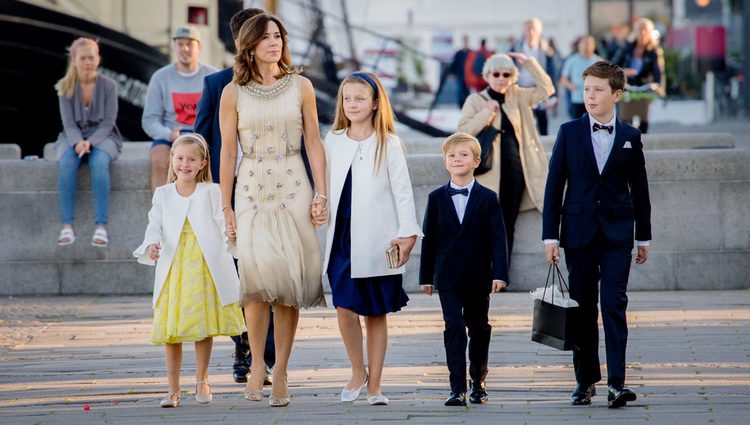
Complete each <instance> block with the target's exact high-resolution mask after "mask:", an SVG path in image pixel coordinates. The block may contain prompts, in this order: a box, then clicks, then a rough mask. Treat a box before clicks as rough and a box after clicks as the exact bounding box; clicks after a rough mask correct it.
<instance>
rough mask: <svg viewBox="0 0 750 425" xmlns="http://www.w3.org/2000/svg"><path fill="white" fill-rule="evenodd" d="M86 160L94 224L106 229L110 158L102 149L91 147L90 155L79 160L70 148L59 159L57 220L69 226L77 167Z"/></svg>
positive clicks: (71, 220) (71, 217)
mask: <svg viewBox="0 0 750 425" xmlns="http://www.w3.org/2000/svg"><path fill="white" fill-rule="evenodd" d="M84 158H85V159H87V160H88V163H89V169H90V170H91V191H92V192H93V193H94V213H95V224H96V225H97V226H106V225H107V219H108V216H109V163H110V162H111V161H112V159H111V158H110V157H109V154H108V153H106V152H104V151H103V150H100V149H97V148H96V147H93V146H92V147H91V153H89V154H86V155H84V156H83V157H82V158H79V157H78V155H77V154H76V151H75V149H74V148H73V147H72V146H71V147H70V148H68V149H67V150H66V151H65V153H64V154H63V156H62V158H60V177H59V179H58V181H57V189H58V191H59V192H60V220H62V223H63V224H73V216H74V212H75V201H76V199H75V198H76V181H77V180H78V168H80V166H81V162H83V159H84Z"/></svg>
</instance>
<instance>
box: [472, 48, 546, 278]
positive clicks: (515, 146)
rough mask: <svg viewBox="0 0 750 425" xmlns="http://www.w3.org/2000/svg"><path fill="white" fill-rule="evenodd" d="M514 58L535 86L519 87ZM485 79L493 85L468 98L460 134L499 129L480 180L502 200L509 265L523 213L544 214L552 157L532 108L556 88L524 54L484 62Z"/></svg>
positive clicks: (491, 58)
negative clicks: (516, 226)
mask: <svg viewBox="0 0 750 425" xmlns="http://www.w3.org/2000/svg"><path fill="white" fill-rule="evenodd" d="M514 59H515V60H516V62H517V63H519V64H521V66H523V67H524V69H526V71H528V73H529V74H530V75H531V76H532V78H533V79H534V83H535V85H534V86H533V87H519V86H517V85H516V80H517V79H518V73H519V72H518V68H516V65H515V63H514V61H513V60H514ZM482 76H483V77H484V79H485V80H486V81H487V83H488V84H489V87H487V88H486V89H484V90H482V91H481V92H479V93H474V94H472V95H471V96H469V98H468V99H466V103H464V106H463V108H462V109H461V119H460V121H459V122H458V131H463V132H466V133H469V134H472V135H475V136H476V135H478V134H479V133H480V132H481V131H482V130H484V129H485V128H486V127H488V126H493V127H495V128H496V129H497V130H499V133H498V134H497V136H496V137H495V140H494V141H493V142H492V167H491V168H490V170H489V171H487V172H486V173H484V174H482V175H480V176H477V181H478V182H479V184H481V185H482V186H485V187H488V188H490V189H492V190H494V191H495V192H496V193H498V195H499V197H500V206H501V207H502V210H503V220H504V222H505V230H506V232H505V233H506V235H507V238H508V263H509V264H510V254H511V252H512V250H513V233H514V230H515V224H516V217H518V213H519V211H526V210H532V209H535V208H536V209H537V210H539V211H541V210H542V202H543V197H544V185H545V181H546V179H547V155H546V154H545V153H544V148H543V147H542V142H541V140H540V139H539V133H538V132H537V129H536V122H535V121H534V111H533V109H532V108H533V106H534V105H536V104H537V103H539V102H541V101H542V100H544V99H547V98H548V97H550V96H552V95H553V94H554V93H555V87H554V85H553V84H552V79H551V78H550V77H549V76H548V75H547V74H546V73H545V72H544V70H543V69H542V67H541V66H540V65H539V62H537V61H536V59H534V58H528V57H527V56H526V55H524V54H523V53H508V54H496V55H493V56H491V57H490V58H489V59H487V61H486V62H485V63H484V68H483V70H482Z"/></svg>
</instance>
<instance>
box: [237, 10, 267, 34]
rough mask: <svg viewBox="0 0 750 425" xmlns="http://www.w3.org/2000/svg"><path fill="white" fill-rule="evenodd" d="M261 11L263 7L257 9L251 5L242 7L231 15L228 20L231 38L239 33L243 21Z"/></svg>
mask: <svg viewBox="0 0 750 425" xmlns="http://www.w3.org/2000/svg"><path fill="white" fill-rule="evenodd" d="M261 13H264V12H263V9H258V8H256V7H251V8H248V9H242V10H240V11H239V12H237V13H235V14H234V15H232V19H230V20H229V30H230V31H232V38H234V39H235V40H236V39H237V37H239V35H240V28H242V24H244V23H245V21H247V20H248V19H250V18H252V17H253V16H255V15H260V14H261Z"/></svg>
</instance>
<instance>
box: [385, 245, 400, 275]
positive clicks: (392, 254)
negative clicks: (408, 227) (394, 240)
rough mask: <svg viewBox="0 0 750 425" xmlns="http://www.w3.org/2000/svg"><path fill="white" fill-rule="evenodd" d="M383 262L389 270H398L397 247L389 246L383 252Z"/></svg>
mask: <svg viewBox="0 0 750 425" xmlns="http://www.w3.org/2000/svg"><path fill="white" fill-rule="evenodd" d="M385 261H386V263H387V264H388V268H389V269H397V268H398V245H391V247H390V248H388V249H386V250H385Z"/></svg>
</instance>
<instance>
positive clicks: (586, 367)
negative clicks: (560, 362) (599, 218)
mask: <svg viewBox="0 0 750 425" xmlns="http://www.w3.org/2000/svg"><path fill="white" fill-rule="evenodd" d="M631 251H632V248H630V247H621V246H617V245H615V244H612V243H610V242H608V241H607V239H606V237H605V236H604V234H603V233H602V232H601V230H600V231H598V232H597V233H596V236H595V237H594V239H593V240H592V242H591V243H590V244H589V245H587V246H585V247H583V248H576V249H568V248H566V249H565V262H566V264H567V266H568V281H569V284H570V297H571V298H572V299H574V300H576V301H578V304H579V305H580V307H581V321H582V324H581V337H582V338H581V340H580V341H579V349H578V350H575V351H574V352H573V367H574V369H575V374H576V381H577V382H578V383H579V384H581V385H584V386H586V385H590V384H593V383H596V382H598V381H599V380H601V379H602V374H601V369H600V367H599V364H600V363H599V326H598V316H599V311H598V309H597V300H598V299H599V300H600V302H601V310H602V322H603V324H604V338H605V340H604V341H605V346H606V353H607V374H608V379H607V383H608V384H609V385H614V386H621V385H624V384H625V349H626V348H627V343H628V325H627V320H626V317H625V310H626V309H627V306H628V296H627V293H626V291H627V287H628V276H629V274H630V263H631V261H632V258H633V257H632V253H631ZM600 282H601V283H600Z"/></svg>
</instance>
